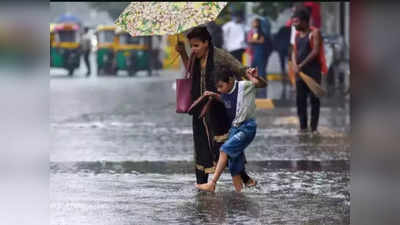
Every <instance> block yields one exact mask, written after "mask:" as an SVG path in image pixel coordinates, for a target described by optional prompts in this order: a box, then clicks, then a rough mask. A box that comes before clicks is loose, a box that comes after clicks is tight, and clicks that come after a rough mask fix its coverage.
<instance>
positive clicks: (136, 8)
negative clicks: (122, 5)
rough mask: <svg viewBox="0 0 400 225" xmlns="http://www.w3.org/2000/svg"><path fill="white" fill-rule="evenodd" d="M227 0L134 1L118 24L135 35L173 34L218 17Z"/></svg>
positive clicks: (118, 20) (120, 17)
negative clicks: (209, 0)
mask: <svg viewBox="0 0 400 225" xmlns="http://www.w3.org/2000/svg"><path fill="white" fill-rule="evenodd" d="M226 5H227V2H132V3H130V4H129V5H128V7H127V8H126V9H125V10H124V11H123V12H122V14H121V15H120V16H119V18H118V19H117V20H116V21H115V24H116V25H118V26H120V27H121V28H122V29H123V30H126V31H127V32H129V33H130V34H131V35H132V36H147V35H171V34H177V33H181V32H183V31H185V30H188V29H190V28H192V27H195V26H198V25H201V24H206V23H208V22H211V21H213V20H215V19H216V18H217V17H218V15H219V13H220V12H221V11H222V9H223V8H224V7H225V6H226Z"/></svg>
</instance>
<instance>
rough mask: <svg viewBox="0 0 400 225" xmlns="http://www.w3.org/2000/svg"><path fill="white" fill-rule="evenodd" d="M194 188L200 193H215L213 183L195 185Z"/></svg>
mask: <svg viewBox="0 0 400 225" xmlns="http://www.w3.org/2000/svg"><path fill="white" fill-rule="evenodd" d="M196 187H197V188H198V189H200V190H202V191H209V192H214V191H215V183H214V182H212V181H210V182H208V183H206V184H196Z"/></svg>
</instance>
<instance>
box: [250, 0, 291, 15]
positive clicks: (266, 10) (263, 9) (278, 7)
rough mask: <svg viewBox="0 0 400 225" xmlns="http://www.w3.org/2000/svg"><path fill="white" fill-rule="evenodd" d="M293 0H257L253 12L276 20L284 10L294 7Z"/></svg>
mask: <svg viewBox="0 0 400 225" xmlns="http://www.w3.org/2000/svg"><path fill="white" fill-rule="evenodd" d="M292 5H293V3H292V2H269V1H266V2H255V3H254V7H253V13H255V14H257V15H260V16H263V17H269V18H270V19H272V20H276V19H277V18H278V16H279V13H281V12H282V11H283V10H285V9H287V8H290V7H292Z"/></svg>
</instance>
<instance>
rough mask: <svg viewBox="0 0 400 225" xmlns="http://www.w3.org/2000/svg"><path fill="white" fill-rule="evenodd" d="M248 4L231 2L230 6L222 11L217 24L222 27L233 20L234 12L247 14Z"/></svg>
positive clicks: (216, 21)
mask: <svg viewBox="0 0 400 225" xmlns="http://www.w3.org/2000/svg"><path fill="white" fill-rule="evenodd" d="M245 8H246V2H229V3H228V5H227V6H226V7H225V8H224V9H223V10H222V11H221V13H220V14H219V16H218V18H217V19H216V20H215V23H216V24H218V25H222V24H224V23H226V22H228V21H230V20H231V18H232V13H233V12H243V14H244V12H245Z"/></svg>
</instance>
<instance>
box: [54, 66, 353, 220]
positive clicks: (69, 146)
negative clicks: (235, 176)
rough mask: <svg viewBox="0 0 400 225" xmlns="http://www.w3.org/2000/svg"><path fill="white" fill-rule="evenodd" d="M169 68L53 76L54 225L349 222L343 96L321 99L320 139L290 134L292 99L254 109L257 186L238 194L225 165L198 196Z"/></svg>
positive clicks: (250, 154)
mask: <svg viewBox="0 0 400 225" xmlns="http://www.w3.org/2000/svg"><path fill="white" fill-rule="evenodd" d="M176 74H177V75H179V72H177V73H174V72H171V73H167V72H163V71H162V72H161V75H160V76H157V77H146V76H140V75H139V76H138V77H134V78H128V77H118V78H112V77H91V78H89V79H85V78H81V77H75V78H69V77H63V76H59V77H58V78H54V77H53V78H52V80H51V83H50V85H51V131H52V150H51V155H50V160H51V163H50V185H51V186H50V187H51V189H50V190H51V192H50V199H51V204H50V213H51V224H53V225H78V224H79V225H80V224H87V225H89V224H90V225H91V224H96V225H99V224H101V225H132V224H157V225H158V224H160V225H164V224H282V225H283V224H285V225H288V224H296V225H298V224H304V225H306V224H307V225H311V224H332V225H333V224H335V225H341V224H350V192H349V188H350V172H349V169H350V161H349V160H350V141H349V131H350V118H349V103H348V99H345V98H336V99H327V100H326V101H324V100H323V102H322V107H321V118H320V135H318V136H310V135H298V134H297V126H298V125H297V120H296V111H295V107H294V106H295V105H294V101H293V99H286V100H280V99H276V104H275V105H276V108H275V109H273V110H258V111H257V122H258V130H257V136H256V138H255V140H254V141H253V143H252V144H251V145H250V146H249V147H248V149H246V157H247V160H248V163H247V165H246V168H247V170H248V172H249V174H250V176H251V177H254V178H255V179H256V180H257V181H258V185H257V186H256V187H254V188H246V189H244V191H243V192H242V193H236V192H234V188H233V186H232V181H231V178H230V175H229V172H228V171H226V173H224V174H223V175H222V177H221V179H220V182H219V183H218V186H217V189H216V193H204V192H199V191H197V190H196V188H195V186H194V184H195V175H194V165H193V139H192V130H191V118H190V116H188V115H183V114H176V113H175V91H174V89H173V83H174V78H175V75H176ZM272 85H274V84H273V83H272ZM275 85H279V84H278V83H277V84H275ZM277 89H279V88H277ZM276 96H279V94H277V95H276Z"/></svg>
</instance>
